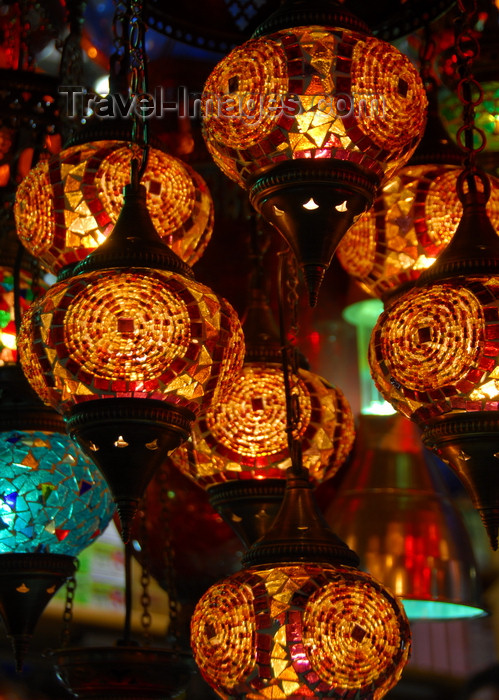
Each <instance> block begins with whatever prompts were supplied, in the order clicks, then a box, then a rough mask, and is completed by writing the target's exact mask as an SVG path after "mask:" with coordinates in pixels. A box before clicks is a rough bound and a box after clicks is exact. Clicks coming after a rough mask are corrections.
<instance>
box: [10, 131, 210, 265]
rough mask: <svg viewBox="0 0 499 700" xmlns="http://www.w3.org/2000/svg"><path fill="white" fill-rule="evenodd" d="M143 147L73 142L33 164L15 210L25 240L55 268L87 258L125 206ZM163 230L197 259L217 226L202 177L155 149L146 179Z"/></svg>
mask: <svg viewBox="0 0 499 700" xmlns="http://www.w3.org/2000/svg"><path fill="white" fill-rule="evenodd" d="M134 155H135V156H137V155H138V154H137V149H136V148H135V147H132V148H130V147H129V145H128V144H123V142H122V141H95V142H90V143H87V144H83V145H78V146H72V147H71V148H68V149H66V150H64V151H62V152H61V153H60V154H59V155H56V156H53V157H52V158H51V159H50V160H49V161H43V162H41V163H39V164H38V165H37V166H36V167H35V168H32V170H30V172H29V173H28V175H27V176H26V177H25V178H24V179H23V181H22V182H21V184H20V185H19V187H18V191H17V197H16V204H15V207H14V213H15V217H16V225H17V232H18V235H19V238H20V239H21V241H22V243H23V245H24V246H25V247H26V248H27V249H28V250H29V252H30V253H32V255H34V256H35V257H38V258H40V261H41V263H42V264H43V265H44V266H45V267H46V268H47V269H49V270H50V271H51V272H54V273H57V272H59V271H60V270H61V268H63V267H65V266H66V265H71V264H74V263H76V262H78V261H80V260H83V259H84V258H85V257H86V256H87V255H88V254H89V253H91V252H92V251H93V250H95V248H97V247H98V246H99V245H100V244H101V243H103V242H104V241H105V240H106V238H107V236H108V235H109V234H110V232H111V231H112V229H113V226H114V224H115V223H116V220H117V218H118V215H119V213H120V211H121V207H122V206H123V194H122V193H123V187H124V185H125V184H127V183H128V182H129V181H130V161H131V159H132V157H133V156H134ZM142 183H143V184H144V185H145V187H146V190H147V199H146V202H147V207H148V209H149V213H150V214H151V218H152V220H153V223H154V226H155V228H156V230H157V231H158V233H159V235H160V236H161V237H162V238H163V240H164V241H165V243H167V244H168V245H169V246H170V247H171V248H172V249H173V250H174V251H175V253H177V255H179V256H180V257H181V258H182V259H183V260H185V262H187V263H189V264H191V265H192V264H193V263H195V262H196V261H197V260H198V259H199V258H200V257H201V255H202V253H203V252H204V250H205V248H206V246H207V244H208V242H209V240H210V237H211V233H212V229H213V202H212V199H211V196H210V193H209V191H208V188H207V186H206V184H205V182H204V180H203V179H202V178H201V176H200V175H198V174H197V173H195V172H194V170H193V169H192V168H191V167H190V166H189V165H186V164H185V163H182V162H181V161H179V160H178V159H176V158H174V157H173V156H169V155H167V154H165V153H163V152H162V151H159V150H157V149H151V150H150V157H149V162H148V166H147V168H146V171H145V173H144V176H143V178H142Z"/></svg>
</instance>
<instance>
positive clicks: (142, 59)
mask: <svg viewBox="0 0 499 700" xmlns="http://www.w3.org/2000/svg"><path fill="white" fill-rule="evenodd" d="M143 11H144V7H143V2H142V0H130V12H129V27H128V32H129V34H128V37H129V49H130V91H131V95H132V97H134V96H135V97H136V98H137V102H136V104H137V109H135V110H134V113H133V125H132V142H133V143H138V144H140V145H141V146H143V149H144V150H143V153H142V163H141V165H140V168H139V174H138V177H139V180H140V178H141V177H142V175H143V174H144V171H145V169H146V166H147V158H148V152H149V151H148V141H149V138H148V137H149V133H148V121H147V119H146V114H147V106H146V105H143V104H142V96H145V95H147V68H146V48H145V25H144V21H143ZM139 107H141V110H139ZM140 111H141V113H139V112H140Z"/></svg>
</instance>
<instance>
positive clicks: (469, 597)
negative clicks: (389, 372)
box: [325, 414, 485, 620]
mask: <svg viewBox="0 0 499 700" xmlns="http://www.w3.org/2000/svg"><path fill="white" fill-rule="evenodd" d="M354 449H355V451H354V457H353V459H352V461H351V462H350V464H349V467H348V469H347V470H346V471H345V473H344V476H343V478H342V480H341V482H340V483H339V485H338V486H337V489H336V491H335V493H334V495H333V498H332V499H331V501H330V502H329V504H328V506H327V509H326V511H325V517H326V520H327V522H328V523H329V525H330V526H331V528H332V529H333V530H334V531H335V532H337V533H338V535H339V536H340V537H341V538H342V539H343V540H344V541H345V542H346V543H347V544H348V546H349V547H351V548H352V549H354V550H355V551H356V552H357V554H358V555H359V557H360V560H361V565H362V568H363V569H364V570H366V571H369V572H370V573H371V574H372V575H373V576H375V577H376V578H377V579H378V581H382V582H383V584H384V585H386V586H388V587H389V588H390V590H392V591H394V593H395V594H396V595H397V596H398V597H399V598H401V599H402V602H403V604H404V609H405V612H406V614H407V616H408V618H409V619H410V620H420V619H426V620H452V619H461V618H469V617H477V616H480V615H485V610H484V607H483V602H482V601H481V595H480V594H481V591H480V584H479V576H478V572H477V566H476V561H475V557H474V554H473V548H472V545H471V541H470V536H469V533H468V531H467V529H466V527H465V525H464V522H463V519H462V517H461V515H460V513H459V511H458V509H457V507H456V506H455V504H454V503H453V502H452V500H451V498H450V494H449V492H448V490H447V489H446V487H445V484H444V481H443V478H442V476H440V474H439V471H438V467H437V464H436V460H435V461H434V462H432V461H431V460H430V459H429V458H427V457H425V456H424V454H423V449H422V445H421V441H420V439H419V436H418V430H417V428H416V426H415V425H414V424H413V423H412V422H411V421H409V420H408V419H407V418H404V417H403V416H401V415H398V414H396V415H394V416H374V415H361V416H360V417H359V429H358V433H357V442H356V445H355V448H354Z"/></svg>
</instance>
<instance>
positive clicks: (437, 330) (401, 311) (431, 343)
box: [369, 274, 499, 424]
mask: <svg viewBox="0 0 499 700" xmlns="http://www.w3.org/2000/svg"><path fill="white" fill-rule="evenodd" d="M498 356H499V277H497V275H493V274H492V275H490V277H486V276H484V275H480V276H472V275H470V276H468V277H457V278H455V279H449V280H448V281H445V282H442V283H440V284H433V285H432V286H431V287H428V288H422V289H413V290H411V291H409V292H407V293H406V294H404V296H403V297H401V298H399V299H397V300H395V301H394V302H393V303H392V304H391V305H390V306H389V307H388V309H387V310H386V311H385V312H384V313H383V314H381V316H380V317H379V319H378V322H377V324H376V326H375V328H374V330H373V334H372V337H371V345H370V349H369V361H370V365H371V371H372V373H373V378H374V381H375V383H376V386H377V387H378V389H379V391H380V392H381V394H382V395H383V396H384V398H385V399H386V400H387V401H389V402H390V403H391V404H392V405H393V406H394V407H395V408H396V409H397V410H398V411H400V412H401V413H403V414H404V415H406V416H408V417H409V418H412V419H413V420H415V421H416V422H417V423H420V424H424V423H426V422H428V421H430V420H432V419H434V418H437V417H439V416H442V415H443V414H458V413H459V414H460V413H463V412H467V413H469V412H471V413H473V412H478V411H497V410H498V408H499V362H498Z"/></svg>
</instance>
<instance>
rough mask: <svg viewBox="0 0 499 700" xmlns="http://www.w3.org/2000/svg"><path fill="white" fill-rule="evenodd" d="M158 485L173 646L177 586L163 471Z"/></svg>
mask: <svg viewBox="0 0 499 700" xmlns="http://www.w3.org/2000/svg"><path fill="white" fill-rule="evenodd" d="M158 478H159V483H160V491H159V497H160V503H161V515H162V523H161V524H162V532H163V537H164V539H163V565H164V572H165V590H166V593H167V595H168V612H169V616H170V625H169V628H168V634H169V636H170V637H171V638H172V640H173V643H174V645H176V644H177V642H178V595H177V585H176V580H175V568H174V565H173V562H174V559H175V553H174V551H173V545H172V537H171V529H170V508H169V501H170V499H169V495H168V491H169V489H168V475H167V473H166V471H165V470H164V469H161V470H160V472H159V477H158Z"/></svg>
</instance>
